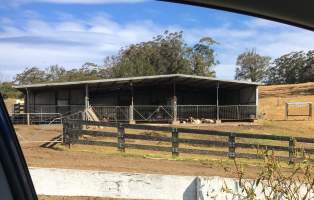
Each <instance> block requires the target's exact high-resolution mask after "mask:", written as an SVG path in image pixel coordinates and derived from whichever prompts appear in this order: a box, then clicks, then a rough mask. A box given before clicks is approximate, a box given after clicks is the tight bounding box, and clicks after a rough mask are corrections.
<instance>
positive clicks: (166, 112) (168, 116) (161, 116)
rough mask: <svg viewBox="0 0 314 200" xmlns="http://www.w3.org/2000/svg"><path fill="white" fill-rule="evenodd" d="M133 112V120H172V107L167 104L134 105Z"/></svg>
mask: <svg viewBox="0 0 314 200" xmlns="http://www.w3.org/2000/svg"><path fill="white" fill-rule="evenodd" d="M133 113H134V120H135V121H171V120H173V107H172V106H168V105H135V106H134V108H133Z"/></svg>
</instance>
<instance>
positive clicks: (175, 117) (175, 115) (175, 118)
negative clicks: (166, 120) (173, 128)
mask: <svg viewBox="0 0 314 200" xmlns="http://www.w3.org/2000/svg"><path fill="white" fill-rule="evenodd" d="M172 110H173V113H172V114H173V119H172V124H179V121H178V106H177V97H176V96H173V99H172Z"/></svg>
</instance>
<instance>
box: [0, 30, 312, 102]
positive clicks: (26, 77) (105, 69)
mask: <svg viewBox="0 0 314 200" xmlns="http://www.w3.org/2000/svg"><path fill="white" fill-rule="evenodd" d="M214 45H218V43H217V42H216V41H215V40H214V39H213V38H211V37H203V38H201V39H200V40H199V41H198V42H197V43H195V44H193V45H188V44H187V43H186V42H185V40H184V38H183V33H182V32H169V31H165V32H164V33H163V34H160V35H157V36H156V37H154V38H153V39H152V40H150V41H147V42H141V43H138V44H132V45H129V46H127V47H123V48H121V49H120V50H119V52H118V54H117V55H115V56H108V57H106V58H105V59H104V63H103V64H102V65H96V64H94V63H85V64H84V65H82V66H81V67H79V68H74V69H66V68H64V67H62V66H59V65H52V66H49V67H47V68H46V69H40V68H38V67H28V68H26V69H25V70H24V71H23V72H21V73H19V74H17V75H16V76H15V77H14V80H13V81H12V82H4V83H1V82H0V92H2V93H4V94H7V95H8V94H9V96H12V95H13V94H14V90H12V89H10V88H11V85H12V84H19V85H21V84H34V83H40V82H65V81H80V80H94V79H105V78H119V77H132V76H147V75H161V74H175V73H182V74H191V75H199V76H208V77H215V76H216V74H215V70H214V67H215V65H217V64H218V63H219V61H218V60H217V58H216V54H215V51H214ZM236 65H237V68H236V71H235V77H234V78H235V79H236V80H248V81H254V82H256V81H257V82H264V83H266V84H285V83H302V82H308V81H314V50H311V51H308V52H303V51H300V52H291V53H288V54H286V55H283V56H280V57H279V58H276V59H274V60H272V59H271V58H270V57H268V56H263V55H261V54H259V53H257V52H256V50H255V49H248V50H246V51H244V52H243V53H241V54H240V55H239V56H238V57H237V60H236Z"/></svg>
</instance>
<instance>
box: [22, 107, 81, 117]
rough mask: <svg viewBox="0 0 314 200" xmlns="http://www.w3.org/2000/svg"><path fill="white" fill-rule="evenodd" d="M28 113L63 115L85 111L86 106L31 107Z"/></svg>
mask: <svg viewBox="0 0 314 200" xmlns="http://www.w3.org/2000/svg"><path fill="white" fill-rule="evenodd" d="M27 109H28V113H60V114H62V115H67V114H72V113H76V112H79V111H84V109H85V105H63V106H60V105H29V106H28V108H27Z"/></svg>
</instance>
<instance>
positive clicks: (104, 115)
mask: <svg viewBox="0 0 314 200" xmlns="http://www.w3.org/2000/svg"><path fill="white" fill-rule="evenodd" d="M92 107H93V109H94V111H95V113H96V115H97V116H98V118H99V119H100V120H101V121H128V120H129V106H92Z"/></svg>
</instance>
